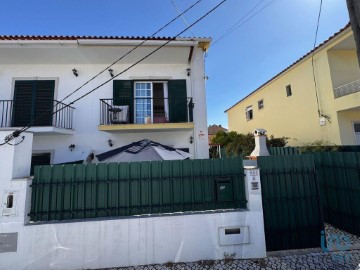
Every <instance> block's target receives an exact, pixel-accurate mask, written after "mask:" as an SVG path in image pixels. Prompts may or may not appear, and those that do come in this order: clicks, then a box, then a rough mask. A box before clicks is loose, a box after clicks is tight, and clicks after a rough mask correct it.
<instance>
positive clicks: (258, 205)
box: [244, 166, 263, 212]
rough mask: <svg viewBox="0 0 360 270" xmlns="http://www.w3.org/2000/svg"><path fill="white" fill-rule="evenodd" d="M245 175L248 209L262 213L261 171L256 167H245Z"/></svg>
mask: <svg viewBox="0 0 360 270" xmlns="http://www.w3.org/2000/svg"><path fill="white" fill-rule="evenodd" d="M244 173H245V188H246V200H247V209H248V210H250V211H261V212H262V211H263V209H262V197H261V183H260V169H259V168H258V167H255V166H245V167H244Z"/></svg>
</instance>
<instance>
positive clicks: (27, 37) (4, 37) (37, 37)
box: [0, 35, 210, 41]
mask: <svg viewBox="0 0 360 270" xmlns="http://www.w3.org/2000/svg"><path fill="white" fill-rule="evenodd" d="M79 39H99V40H109V39H110V40H145V39H146V40H178V41H181V40H202V39H210V38H207V37H178V38H174V37H145V36H63V35H60V36H57V35H55V36H41V35H0V40H79Z"/></svg>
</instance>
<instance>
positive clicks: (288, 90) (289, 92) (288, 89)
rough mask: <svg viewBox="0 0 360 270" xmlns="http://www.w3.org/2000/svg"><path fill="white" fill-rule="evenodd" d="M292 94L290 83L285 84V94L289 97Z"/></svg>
mask: <svg viewBox="0 0 360 270" xmlns="http://www.w3.org/2000/svg"><path fill="white" fill-rule="evenodd" d="M291 95H292V92H291V85H290V84H289V85H287V86H286V96H288V97H290V96H291Z"/></svg>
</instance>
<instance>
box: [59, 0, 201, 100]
mask: <svg viewBox="0 0 360 270" xmlns="http://www.w3.org/2000/svg"><path fill="white" fill-rule="evenodd" d="M201 1H202V0H198V1H197V2H195V3H194V4H193V5H191V6H190V7H188V8H187V9H186V10H184V11H183V12H182V13H180V14H179V15H178V16H176V17H175V18H174V19H172V20H171V21H170V22H168V23H167V24H165V25H164V26H162V27H161V28H160V29H159V30H157V31H156V32H155V33H153V34H152V35H151V36H150V37H147V38H146V39H144V40H143V41H142V42H141V43H139V44H138V45H136V46H135V47H134V48H132V49H131V50H130V51H129V52H127V53H125V54H124V55H123V56H121V57H120V58H119V59H117V60H116V61H115V62H113V63H112V64H111V65H109V66H108V67H106V68H104V69H103V70H102V71H100V72H99V73H98V74H96V75H95V76H94V77H92V78H91V79H90V80H88V81H86V82H85V83H84V84H82V85H81V86H80V87H78V88H77V89H75V90H74V91H73V92H72V93H70V94H69V95H67V96H66V97H64V98H63V99H62V100H61V101H60V102H63V101H64V100H65V99H67V98H68V97H70V96H72V95H73V94H74V93H76V92H77V91H79V90H80V89H81V88H82V87H84V86H85V85H87V84H88V83H89V82H91V81H92V80H94V79H95V78H97V77H98V76H99V75H101V74H102V73H104V72H105V71H107V70H108V69H109V68H111V67H112V66H114V65H115V64H116V63H118V62H119V61H121V60H122V59H124V58H125V57H126V56H128V55H129V54H130V53H132V52H133V51H135V50H136V49H137V48H139V47H140V46H142V45H143V44H144V43H145V42H146V41H148V40H149V39H150V38H151V37H154V36H155V35H156V34H158V33H159V32H161V31H162V30H164V28H166V27H168V26H169V25H170V24H172V23H173V22H174V21H176V20H177V19H179V18H180V17H182V16H183V15H184V14H185V13H186V12H188V11H189V10H191V9H192V8H193V7H195V6H196V5H197V4H199V3H200V2H201Z"/></svg>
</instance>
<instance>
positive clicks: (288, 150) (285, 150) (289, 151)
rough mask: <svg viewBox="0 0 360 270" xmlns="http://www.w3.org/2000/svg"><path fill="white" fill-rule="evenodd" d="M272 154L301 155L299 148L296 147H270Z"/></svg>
mask: <svg viewBox="0 0 360 270" xmlns="http://www.w3.org/2000/svg"><path fill="white" fill-rule="evenodd" d="M268 150H269V153H270V155H271V156H289V155H299V154H300V152H299V149H297V148H296V147H268Z"/></svg>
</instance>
